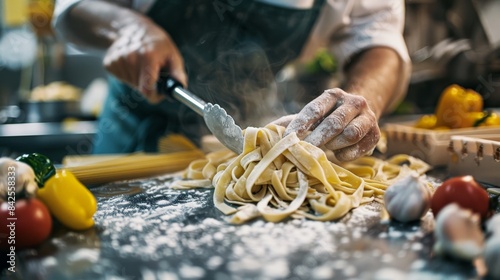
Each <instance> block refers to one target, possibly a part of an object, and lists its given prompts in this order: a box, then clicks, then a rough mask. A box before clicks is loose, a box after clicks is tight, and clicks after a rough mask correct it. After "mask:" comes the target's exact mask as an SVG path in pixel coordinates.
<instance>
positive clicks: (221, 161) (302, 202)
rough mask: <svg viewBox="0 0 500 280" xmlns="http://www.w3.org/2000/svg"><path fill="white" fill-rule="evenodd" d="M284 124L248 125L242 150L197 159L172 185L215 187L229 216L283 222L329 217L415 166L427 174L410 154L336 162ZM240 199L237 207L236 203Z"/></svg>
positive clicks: (235, 220) (235, 219)
mask: <svg viewBox="0 0 500 280" xmlns="http://www.w3.org/2000/svg"><path fill="white" fill-rule="evenodd" d="M284 131H285V128H284V127H281V126H277V125H273V124H270V125H267V126H266V127H263V128H254V127H249V128H247V129H246V130H245V131H244V147H243V152H242V153H241V154H239V155H236V154H234V153H233V152H231V151H229V150H228V149H223V150H220V151H216V152H213V153H209V154H208V155H207V156H206V158H205V159H200V160H196V161H193V162H192V163H191V164H190V165H189V167H188V168H187V169H186V170H185V172H184V176H183V177H184V178H183V180H179V181H176V182H174V183H173V185H172V187H173V188H178V189H186V188H202V187H203V188H207V187H212V186H213V187H214V188H215V191H214V196H213V202H214V205H215V207H217V209H219V210H220V211H221V212H222V213H224V214H226V215H231V214H234V215H233V216H232V218H231V220H230V221H231V222H232V223H235V224H240V223H244V222H246V221H248V220H251V219H254V218H257V217H262V218H263V219H265V220H266V221H270V222H279V221H282V220H284V219H286V218H288V217H292V218H308V219H312V220H319V221H330V220H337V219H339V218H342V217H343V216H344V215H345V214H347V213H348V212H349V211H350V210H351V209H353V208H356V207H358V206H359V205H361V204H362V203H367V202H370V201H373V200H374V199H376V200H377V201H381V198H382V196H383V194H384V192H385V189H386V188H387V187H388V186H389V184H391V183H392V182H394V181H397V180H398V179H399V178H401V177H402V176H404V175H405V174H406V173H408V172H410V171H411V170H415V171H417V172H418V173H419V174H423V173H425V172H426V171H428V170H429V165H427V164H426V163H425V162H423V161H421V160H419V159H416V158H413V157H411V156H408V155H397V156H394V157H392V158H390V159H388V160H385V161H384V160H381V159H377V158H375V157H362V158H360V159H357V160H354V161H351V162H349V163H346V164H341V165H337V164H335V163H332V162H331V161H329V160H328V158H327V156H326V154H325V152H324V151H323V150H321V149H320V148H318V147H316V146H313V145H311V144H309V143H307V142H304V141H301V140H300V139H299V138H298V137H297V136H296V135H295V134H294V133H292V134H289V135H287V136H285V137H283V134H284ZM238 205H239V207H238Z"/></svg>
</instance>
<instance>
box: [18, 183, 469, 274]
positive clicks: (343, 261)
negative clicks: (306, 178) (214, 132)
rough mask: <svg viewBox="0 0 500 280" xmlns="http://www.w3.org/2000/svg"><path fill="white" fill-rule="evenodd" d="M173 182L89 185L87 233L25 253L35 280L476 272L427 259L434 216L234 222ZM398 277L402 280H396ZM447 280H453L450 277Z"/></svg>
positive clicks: (359, 213) (367, 213) (362, 211)
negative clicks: (93, 205)
mask: <svg viewBox="0 0 500 280" xmlns="http://www.w3.org/2000/svg"><path fill="white" fill-rule="evenodd" d="M173 179H177V178H176V177H175V178H173V177H170V176H164V177H159V178H153V179H142V180H136V181H122V182H116V183H111V184H107V185H103V186H101V187H97V188H93V189H92V192H93V194H94V195H95V196H96V198H97V200H98V205H99V209H98V211H97V213H96V215H95V216H94V219H95V222H96V226H95V228H93V229H91V230H88V231H83V232H72V233H61V234H59V235H58V234H56V237H55V238H53V239H52V241H51V244H50V246H51V247H52V251H51V252H50V253H45V254H42V253H38V254H32V255H29V254H25V255H24V256H22V258H23V261H24V262H25V263H26V266H25V267H24V268H23V269H24V270H25V271H24V272H25V273H24V275H25V276H26V277H30V278H31V279H34V278H32V277H36V278H37V279H67V278H68V277H69V278H71V279H101V278H108V279H297V280H298V279H398V280H399V279H444V278H446V279H451V278H453V279H469V278H472V277H474V275H475V272H474V268H473V267H471V266H469V265H464V264H457V263H456V262H454V261H450V260H446V259H443V258H435V257H433V256H432V244H433V237H432V230H433V225H434V224H433V217H432V215H431V214H428V215H427V216H425V217H424V218H423V219H422V220H421V221H419V222H415V223H409V224H402V223H396V222H388V223H382V222H381V218H380V210H381V209H382V207H383V206H382V205H381V204H379V203H377V202H371V203H368V204H364V205H361V206H359V207H358V208H355V209H353V210H352V211H350V212H349V213H348V214H347V215H346V216H344V217H343V218H342V219H340V220H338V221H330V222H318V221H313V220H307V219H288V220H285V221H283V222H280V223H271V222H265V221H264V220H263V219H257V220H254V221H251V222H248V223H246V224H243V225H233V224H230V223H229V222H228V219H229V218H228V217H227V216H225V215H224V214H222V213H221V212H220V211H218V210H217V209H216V208H215V207H214V204H213V200H212V198H213V190H212V189H195V190H175V189H172V188H171V187H170V185H171V183H172V181H173ZM401 275H403V276H404V277H403V278H401V277H400V276H401ZM449 277H451V278H449Z"/></svg>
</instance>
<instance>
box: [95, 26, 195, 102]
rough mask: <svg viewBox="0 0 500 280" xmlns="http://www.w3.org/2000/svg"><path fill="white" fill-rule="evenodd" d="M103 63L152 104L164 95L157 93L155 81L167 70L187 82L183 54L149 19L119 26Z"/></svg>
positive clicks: (180, 80) (184, 82)
mask: <svg viewBox="0 0 500 280" xmlns="http://www.w3.org/2000/svg"><path fill="white" fill-rule="evenodd" d="M104 66H105V67H106V69H107V70H108V71H109V72H110V73H112V74H113V75H115V76H116V77H117V78H118V79H120V80H122V81H123V82H125V83H127V84H128V85H130V86H131V87H133V88H135V89H137V90H138V91H139V92H141V93H142V94H143V95H144V96H145V98H147V99H148V101H149V102H151V103H158V102H159V101H161V100H162V99H163V98H164V96H162V95H159V94H158V93H157V92H156V81H157V80H158V75H159V72H160V70H162V69H164V70H166V71H168V73H169V74H170V75H171V76H172V77H174V78H175V79H177V80H178V81H179V82H181V83H182V84H183V85H184V86H186V84H187V76H186V73H185V70H184V62H183V59H182V56H181V54H180V52H179V50H178V49H177V46H175V44H174V42H173V41H172V40H171V38H170V36H168V34H167V33H165V31H163V30H162V29H161V28H160V27H158V26H157V25H156V24H155V23H153V22H152V21H150V20H149V19H146V18H144V19H141V20H137V19H135V20H133V22H129V23H127V24H125V25H124V27H123V28H120V31H119V32H118V34H117V36H116V39H115V40H114V42H113V43H112V44H111V46H110V47H109V49H108V50H107V52H106V54H105V56H104Z"/></svg>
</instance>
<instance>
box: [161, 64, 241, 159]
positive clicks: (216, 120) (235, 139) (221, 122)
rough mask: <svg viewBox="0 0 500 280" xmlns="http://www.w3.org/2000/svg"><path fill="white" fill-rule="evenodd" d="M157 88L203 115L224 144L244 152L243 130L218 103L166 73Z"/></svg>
mask: <svg viewBox="0 0 500 280" xmlns="http://www.w3.org/2000/svg"><path fill="white" fill-rule="evenodd" d="M157 90H158V92H159V93H161V94H165V95H167V96H171V97H173V98H175V99H176V100H178V101H180V102H181V103H182V104H184V105H186V106H188V107H189V108H190V109H192V110H193V111H195V112H196V113H198V114H199V115H200V116H202V117H203V119H205V123H206V125H207V127H208V129H209V130H210V131H211V132H212V133H213V135H214V136H215V137H216V138H217V139H218V140H219V141H220V142H221V143H222V144H223V145H224V146H226V147H227V148H229V149H230V150H231V151H233V152H235V153H236V154H241V153H242V152H243V131H242V130H241V128H240V127H239V126H238V125H236V123H235V122H234V119H233V118H232V117H231V116H230V115H228V114H227V112H226V110H224V109H223V108H222V107H220V106H219V105H218V104H215V105H214V104H212V103H207V102H205V101H204V100H202V99H201V98H199V97H198V96H196V95H194V94H193V93H191V92H189V91H188V90H186V89H185V88H184V87H183V86H182V84H181V83H180V82H179V81H177V80H175V79H173V78H172V77H171V76H169V75H167V74H164V73H160V77H159V79H158V82H157Z"/></svg>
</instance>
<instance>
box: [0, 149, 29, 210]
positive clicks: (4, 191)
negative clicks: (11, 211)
mask: <svg viewBox="0 0 500 280" xmlns="http://www.w3.org/2000/svg"><path fill="white" fill-rule="evenodd" d="M11 182H13V183H14V186H15V193H16V194H19V193H21V192H25V193H26V194H27V195H34V193H35V192H36V190H37V189H38V185H37V184H36V182H35V172H34V171H33V169H32V168H31V166H29V165H27V164H26V163H24V162H20V161H17V160H13V159H11V158H7V157H3V158H0V200H2V199H3V200H6V198H7V195H9V196H11V194H9V192H10V190H9V186H11V184H12V183H11Z"/></svg>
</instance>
